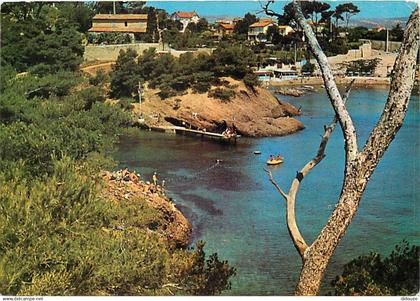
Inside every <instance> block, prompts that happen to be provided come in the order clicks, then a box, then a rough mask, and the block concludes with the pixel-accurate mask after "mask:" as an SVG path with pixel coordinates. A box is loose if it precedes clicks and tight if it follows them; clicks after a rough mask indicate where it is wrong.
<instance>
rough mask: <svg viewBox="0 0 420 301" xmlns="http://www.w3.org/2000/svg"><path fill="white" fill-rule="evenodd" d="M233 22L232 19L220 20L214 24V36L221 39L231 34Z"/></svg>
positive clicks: (233, 27) (233, 26)
mask: <svg viewBox="0 0 420 301" xmlns="http://www.w3.org/2000/svg"><path fill="white" fill-rule="evenodd" d="M234 29H235V24H233V22H232V21H226V20H222V21H219V22H218V23H217V24H216V25H215V31H214V37H216V38H218V39H221V38H223V37H226V36H231V35H233V30H234Z"/></svg>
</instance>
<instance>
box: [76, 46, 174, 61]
mask: <svg viewBox="0 0 420 301" xmlns="http://www.w3.org/2000/svg"><path fill="white" fill-rule="evenodd" d="M129 48H131V49H134V50H135V51H137V53H138V54H142V53H143V51H144V50H146V49H149V48H156V50H157V51H162V50H163V45H162V44H160V43H134V44H121V45H87V46H85V54H84V56H83V58H84V60H85V61H87V62H89V61H115V60H117V57H118V54H119V53H120V50H125V51H126V50H127V49H129ZM165 49H166V47H165Z"/></svg>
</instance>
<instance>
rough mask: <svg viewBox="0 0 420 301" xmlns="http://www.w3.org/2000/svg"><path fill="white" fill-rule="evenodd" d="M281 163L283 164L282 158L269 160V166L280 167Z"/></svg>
mask: <svg viewBox="0 0 420 301" xmlns="http://www.w3.org/2000/svg"><path fill="white" fill-rule="evenodd" d="M280 163H283V157H281V156H278V157H274V158H273V159H268V160H267V165H278V164H280Z"/></svg>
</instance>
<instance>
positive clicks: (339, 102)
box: [264, 0, 419, 295]
mask: <svg viewBox="0 0 420 301" xmlns="http://www.w3.org/2000/svg"><path fill="white" fill-rule="evenodd" d="M273 2H274V1H273V0H270V1H268V2H267V4H266V5H265V6H264V11H265V13H266V14H267V15H272V16H277V17H279V16H280V15H279V14H278V13H275V12H274V11H272V10H271V9H269V6H270V4H272V3H273ZM293 4H294V5H293V6H294V9H295V19H296V21H297V23H298V24H299V26H300V27H301V28H302V29H303V31H304V33H305V36H306V37H307V40H308V43H309V46H310V48H311V50H312V52H313V54H314V56H315V58H316V59H317V61H318V63H319V66H320V69H321V71H322V76H323V79H324V84H325V88H326V90H327V94H328V97H329V99H330V102H331V105H332V107H333V108H334V111H335V113H336V116H335V119H334V121H333V123H332V124H331V125H330V126H328V127H325V133H324V135H323V137H322V140H321V144H320V147H319V150H318V154H317V156H316V157H315V158H314V159H313V160H311V161H310V162H309V163H307V164H306V165H305V167H304V168H303V169H302V170H301V171H300V172H298V174H297V175H296V178H295V179H294V180H293V182H292V185H291V188H290V190H289V192H288V193H287V194H286V193H285V192H284V191H283V190H282V189H281V188H280V187H279V186H278V184H277V183H276V182H275V181H274V179H273V177H272V175H271V173H270V172H269V171H267V172H268V173H269V177H270V181H271V182H272V183H273V184H274V186H275V187H276V188H277V190H278V191H279V193H280V194H281V196H283V198H284V199H285V200H286V210H287V215H286V217H287V218H286V220H287V225H288V229H289V234H290V236H291V238H292V240H293V243H294V245H295V247H296V249H297V251H298V252H299V254H300V255H301V257H302V261H303V266H302V270H301V274H300V277H299V282H298V284H297V286H296V290H295V294H296V295H316V294H318V293H319V289H320V286H321V281H322V279H323V277H324V273H325V269H326V267H327V265H328V263H329V261H330V259H331V257H332V255H333V253H334V251H335V249H336V247H337V245H338V243H339V242H340V240H341V238H342V237H343V235H344V234H345V232H346V230H347V228H348V226H349V225H350V223H351V221H352V219H353V217H354V216H355V214H356V212H357V209H358V207H359V203H360V200H361V198H362V195H363V192H364V191H365V189H366V186H367V183H368V181H369V179H370V177H371V175H372V174H373V172H374V170H375V168H376V166H377V165H378V163H379V161H380V159H381V158H382V156H383V154H384V153H385V151H386V150H387V148H388V146H389V145H390V143H391V142H392V140H393V139H394V137H395V135H396V133H397V132H398V130H399V129H400V127H401V125H402V123H403V121H404V118H405V115H406V112H407V108H408V103H409V99H410V94H411V90H412V88H413V84H414V78H415V66H416V58H417V53H418V49H419V9H418V7H417V8H416V10H415V11H414V12H413V13H412V14H411V16H410V19H409V21H408V23H407V28H406V30H405V32H404V39H403V43H402V46H401V49H400V53H399V55H398V58H397V60H396V62H395V65H394V71H395V73H394V75H393V77H392V81H391V87H390V91H389V95H388V99H387V102H386V104H385V108H384V110H383V112H382V115H381V117H380V119H379V121H378V123H377V125H376V126H375V128H374V129H373V130H372V132H371V133H370V136H369V138H368V140H367V141H366V144H365V146H364V148H363V150H362V151H360V152H359V149H358V143H357V136H356V131H355V128H354V125H353V121H352V119H351V116H350V114H349V113H348V111H347V108H346V106H345V101H346V99H347V98H348V93H349V91H350V88H349V89H348V91H347V93H346V95H345V96H344V97H342V96H341V95H340V93H339V91H338V89H337V85H336V83H335V80H334V77H333V74H332V72H331V68H330V66H329V63H328V60H327V57H326V56H325V54H324V52H323V51H322V49H321V47H320V45H319V43H318V41H317V39H316V36H315V34H314V32H313V30H312V28H311V27H310V26H309V25H308V24H307V22H306V20H305V17H304V15H303V13H302V11H301V8H300V5H299V3H298V1H297V0H294V2H293ZM337 21H338V20H337ZM337 121H338V122H339V124H340V127H341V130H342V133H343V136H344V141H345V154H346V156H345V172H344V180H343V186H342V190H341V194H340V198H339V200H338V203H337V205H336V207H335V209H334V211H333V213H332V214H331V216H330V218H329V219H328V221H327V223H326V225H325V227H324V228H323V229H322V230H321V233H320V234H319V236H318V237H317V238H316V239H315V241H314V242H313V243H312V244H311V245H309V246H308V245H307V244H306V242H305V240H304V238H303V236H302V234H301V233H300V231H299V229H298V227H297V223H296V217H295V210H294V209H295V202H296V195H297V191H298V189H299V186H300V183H301V181H302V180H303V179H304V177H305V176H306V174H307V173H308V172H309V171H311V170H312V169H313V168H314V167H315V166H316V165H317V164H318V163H319V162H320V161H321V160H322V159H323V158H324V156H325V155H324V151H325V148H326V144H327V142H328V139H329V137H330V134H331V132H332V131H333V130H334V127H335V124H336V123H337Z"/></svg>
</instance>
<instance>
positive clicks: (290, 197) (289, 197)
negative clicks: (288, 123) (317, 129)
mask: <svg viewBox="0 0 420 301" xmlns="http://www.w3.org/2000/svg"><path fill="white" fill-rule="evenodd" d="M353 83H354V80H352V81H351V82H350V84H349V85H348V87H347V90H346V92H345V94H344V97H343V101H344V102H346V101H347V99H348V97H349V95H350V91H351V87H352V85H353ZM337 121H338V118H337V116H335V117H334V119H333V121H332V122H331V124H330V125H328V126H325V127H324V134H323V135H322V139H321V143H320V145H319V149H318V152H317V154H316V156H315V158H313V159H312V160H311V161H309V162H308V163H306V165H305V166H304V167H303V168H302V169H301V170H300V171H298V172H297V173H296V177H295V179H294V180H293V182H292V185H291V186H290V189H289V192H288V193H285V192H284V190H283V189H282V188H281V187H280V186H279V185H278V184H277V182H276V181H275V180H274V178H273V174H272V173H271V171H270V170H268V169H264V170H265V171H266V172H267V173H268V176H269V179H270V182H271V183H272V184H273V185H274V187H276V189H277V191H278V192H279V193H280V194H281V196H282V197H283V198H284V199H285V201H286V220H287V229H288V230H289V234H290V237H291V238H292V240H293V244H294V246H295V248H296V250H297V251H298V252H299V254H300V256H301V257H302V258H303V256H304V254H305V251H306V249H307V248H308V245H307V243H306V242H305V239H304V238H303V236H302V234H301V233H300V231H299V227H298V226H297V222H296V212H295V205H296V195H297V192H298V190H299V187H300V183H301V182H302V180H303V179H304V178H305V176H306V175H307V174H308V173H309V172H310V171H311V170H312V169H313V168H314V167H315V166H317V165H318V163H319V162H321V161H322V159H323V158H324V157H325V148H326V147H327V144H328V141H329V139H330V137H331V134H332V132H333V131H334V129H335V127H336V125H337Z"/></svg>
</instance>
